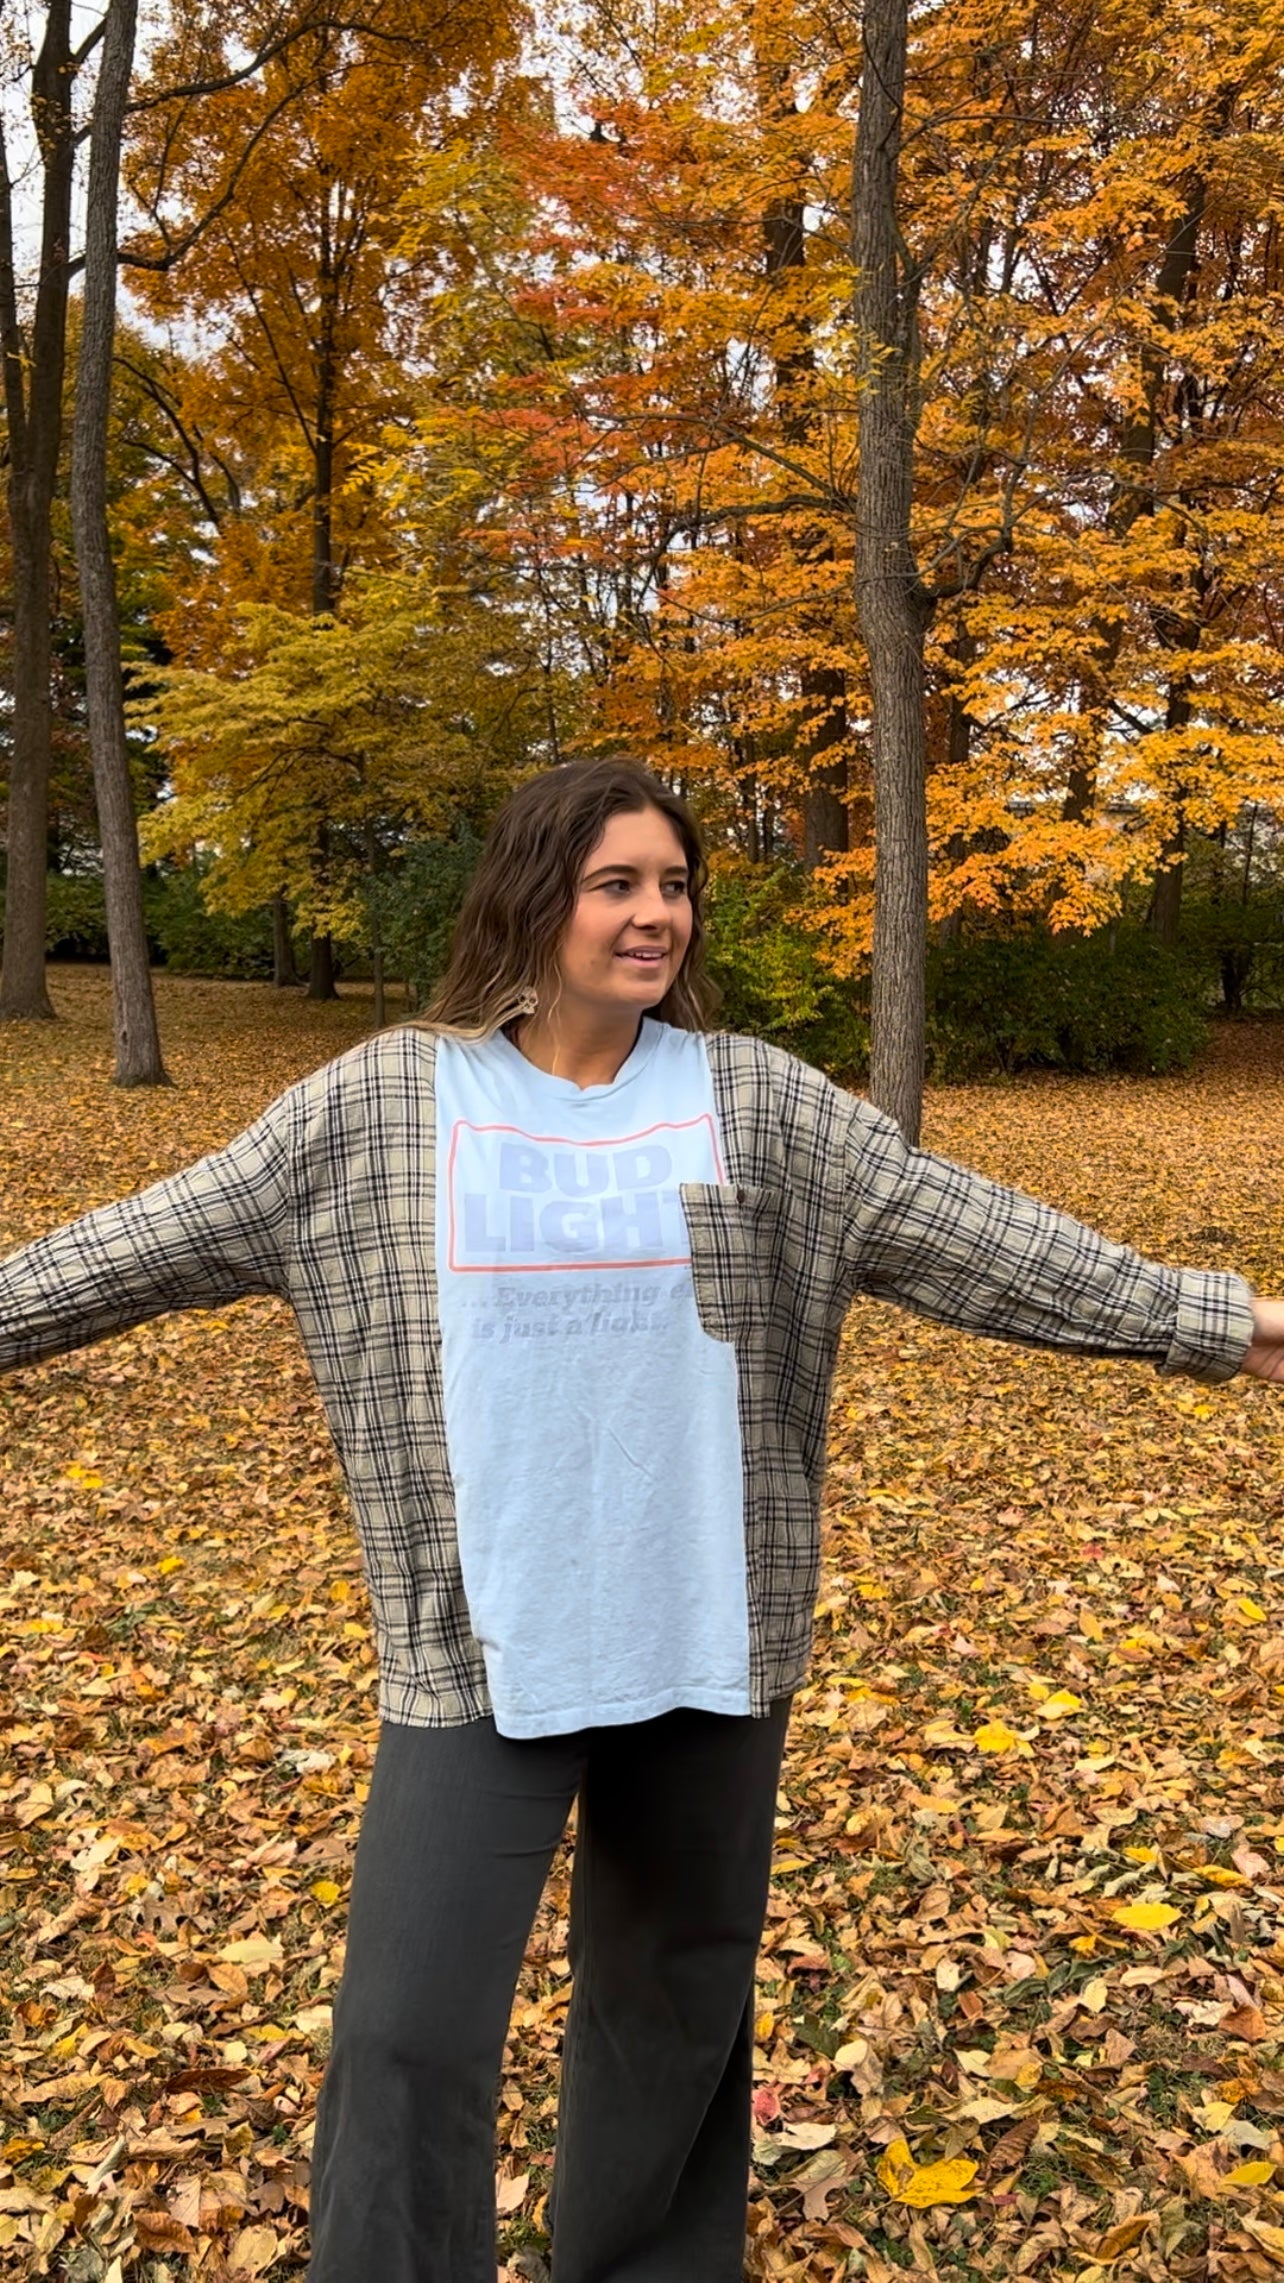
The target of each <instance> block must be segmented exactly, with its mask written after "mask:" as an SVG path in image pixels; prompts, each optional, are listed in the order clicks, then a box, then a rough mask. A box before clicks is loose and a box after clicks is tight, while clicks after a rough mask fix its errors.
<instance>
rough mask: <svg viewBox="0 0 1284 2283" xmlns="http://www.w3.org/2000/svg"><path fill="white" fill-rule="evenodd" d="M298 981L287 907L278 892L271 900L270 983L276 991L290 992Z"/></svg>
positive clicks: (281, 891)
mask: <svg viewBox="0 0 1284 2283" xmlns="http://www.w3.org/2000/svg"><path fill="white" fill-rule="evenodd" d="M298 980H299V978H298V973H297V971H296V968H295V965H294V939H293V937H292V935H291V933H290V912H289V906H288V905H287V903H286V900H285V894H284V891H283V890H278V892H277V894H276V895H275V896H273V898H272V981H273V983H274V984H275V986H276V988H277V990H278V991H291V990H294V989H295V988H296V987H297V984H298Z"/></svg>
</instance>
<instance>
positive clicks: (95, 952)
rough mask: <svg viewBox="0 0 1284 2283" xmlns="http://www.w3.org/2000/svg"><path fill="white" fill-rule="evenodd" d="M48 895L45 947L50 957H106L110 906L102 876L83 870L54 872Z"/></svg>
mask: <svg viewBox="0 0 1284 2283" xmlns="http://www.w3.org/2000/svg"><path fill="white" fill-rule="evenodd" d="M45 895H46V903H45V949H46V951H47V952H48V954H49V957H50V958H51V959H105V958H106V957H107V906H106V904H105V902H104V900H103V884H102V881H101V879H95V878H93V877H92V876H90V875H87V874H83V873H67V872H50V873H49V875H48V877H47V878H46V881H45Z"/></svg>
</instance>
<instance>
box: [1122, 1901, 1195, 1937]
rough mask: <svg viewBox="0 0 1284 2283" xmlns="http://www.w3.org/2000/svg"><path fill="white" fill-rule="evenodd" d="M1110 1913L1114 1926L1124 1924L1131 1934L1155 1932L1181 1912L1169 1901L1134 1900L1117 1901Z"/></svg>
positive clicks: (1171, 1921)
mask: <svg viewBox="0 0 1284 2283" xmlns="http://www.w3.org/2000/svg"><path fill="white" fill-rule="evenodd" d="M1110 1915H1111V1917H1112V1918H1113V1919H1114V1922H1115V1924H1116V1926H1126V1927H1127V1928H1128V1930H1129V1932H1130V1933H1132V1934H1157V1933H1159V1932H1160V1930H1161V1929H1162V1928H1163V1927H1165V1926H1171V1925H1172V1923H1173V1920H1174V1919H1175V1918H1180V1916H1181V1913H1180V1911H1177V1910H1174V1908H1173V1906H1172V1904H1171V1903H1161V1902H1135V1903H1117V1904H1116V1905H1115V1908H1114V1910H1113V1911H1112V1912H1111V1914H1110Z"/></svg>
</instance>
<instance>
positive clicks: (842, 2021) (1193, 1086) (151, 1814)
mask: <svg viewBox="0 0 1284 2283" xmlns="http://www.w3.org/2000/svg"><path fill="white" fill-rule="evenodd" d="M160 993H161V1011H162V1017H163V1021H164V1025H165V1032H166V1039H167V1050H168V1054H169V1059H170V1065H171V1068H172V1070H173V1073H174V1075H175V1077H176V1079H177V1081H178V1083H177V1085H176V1086H175V1088H174V1089H173V1090H172V1091H169V1092H166V1093H163V1094H121V1093H119V1092H117V1091H116V1090H114V1089H113V1088H112V1087H111V1086H110V1084H109V1083H108V1078H109V1072H110V1051H109V1039H108V1028H107V1000H106V989H105V982H104V979H103V978H102V977H101V976H100V975H97V974H94V973H91V972H88V971H85V972H80V971H75V970H68V971H59V972H58V973H57V975H56V977H55V994H56V997H57V1000H58V1003H59V1006H60V1008H61V1010H62V1012H63V1015H64V1020H63V1021H62V1023H60V1024H59V1025H58V1026H56V1027H44V1026H33V1027H30V1028H27V1027H23V1028H9V1029H6V1030H3V1031H0V1246H2V1247H3V1249H5V1250H7V1249H8V1248H9V1247H10V1246H11V1245H14V1244H17V1243H19V1242H21V1241H22V1240H23V1239H24V1238H26V1237H28V1236H30V1235H34V1234H36V1233H37V1232H38V1231H40V1230H41V1229H44V1228H46V1227H49V1226H51V1225H53V1224H55V1223H57V1222H59V1221H61V1220H64V1219H67V1218H69V1217H70V1216H71V1215H72V1214H73V1213H75V1212H77V1211H80V1210H83V1209H84V1208H86V1207H88V1206H91V1205H93V1204H96V1203H99V1202H101V1201H103V1200H105V1199H107V1198H109V1197H112V1196H114V1195H116V1194H118V1193H120V1192H121V1191H123V1190H126V1189H128V1188H131V1187H134V1186H138V1185H140V1184H142V1183H143V1182H145V1181H147V1180H149V1179H153V1178H156V1177H157V1176H158V1175H160V1174H161V1173H164V1172H166V1171H168V1170H170V1169H172V1168H174V1167H177V1166H179V1165H181V1164H183V1163H185V1162H187V1161H188V1160H190V1159H191V1158H192V1157H194V1156H196V1155H198V1154H199V1153H200V1152H201V1151H203V1150H205V1149H207V1148H209V1147H211V1146H214V1145H217V1144H218V1143H219V1142H220V1141H222V1140H223V1139H225V1138H226V1137H227V1136H228V1135H229V1134H231V1133H232V1132H234V1131H235V1130H236V1129H237V1128H238V1127H239V1126H241V1125H243V1124H244V1123H246V1122H247V1121H248V1120H249V1118H250V1117H251V1116H252V1115H253V1114H254V1113H255V1112H256V1111H257V1110H258V1109H259V1108H260V1107H261V1106H262V1104H263V1103H264V1102H265V1101H266V1100H267V1099H268V1098H269V1097H270V1096H271V1095H272V1094H273V1093H275V1092H276V1091H278V1090H279V1089H280V1088H281V1087H282V1086H283V1085H285V1084H287V1083H288V1082H289V1081H290V1080H291V1079H292V1078H293V1077H295V1076H297V1075H298V1074H300V1073H301V1072H302V1071H304V1070H306V1069H308V1068H310V1067H312V1066H314V1065H315V1064H317V1063H318V1062H320V1061H322V1060H324V1059H325V1058H326V1057H327V1056H329V1055H330V1054H332V1053H335V1052H338V1051H340V1050H341V1049H342V1048H343V1047H344V1046H346V1045H348V1044H349V1043H352V1042H353V1041H354V1040H355V1039H356V1038H357V1037H359V1036H360V1035H362V1034H363V1032H364V1030H365V1028H366V1027H367V1025H368V1022H369V1018H370V1010H369V1005H368V1002H367V1001H365V1000H364V999H363V998H362V997H360V996H359V995H356V994H354V995H352V996H350V997H347V998H345V999H344V1001H343V1002H341V1003H340V1004H339V1005H338V1006H332V1007H322V1008H317V1007H310V1006H308V1005H306V1004H304V1003H303V1002H301V1001H300V1000H299V999H298V998H297V997H296V996H294V995H293V994H283V995H275V994H273V993H272V992H271V991H269V990H267V989H266V988H262V989H261V988H259V987H257V986H238V985H219V984H202V983H192V982H180V981H174V982H171V981H166V980H164V979H162V981H161V984H160ZM1282 1127H1284V1030H1281V1029H1280V1028H1277V1027H1251V1028H1244V1029H1239V1030H1236V1031H1233V1032H1228V1033H1226V1034H1224V1035H1223V1036H1222V1037H1221V1038H1219V1040H1218V1041H1217V1044H1216V1046H1215V1049H1214V1051H1213V1053H1212V1055H1211V1056H1210V1058H1209V1060H1208V1061H1207V1063H1206V1064H1205V1066H1204V1068H1203V1069H1202V1070H1201V1071H1200V1072H1199V1073H1198V1074H1197V1075H1196V1076H1194V1077H1193V1078H1185V1079H1178V1080H1154V1081H1140V1080H1138V1081H1133V1082H1122V1083H1121V1082H1108V1083H1106V1082H1101V1083H1086V1082H1084V1083H1080V1082H1041V1083H1029V1084H1020V1085H1014V1086H1009V1087H1004V1088H1001V1089H982V1088H977V1089H968V1090H961V1091H954V1092H950V1093H946V1094H941V1095H939V1096H937V1097H936V1098H935V1099H934V1100H933V1102H932V1103H931V1106H930V1112H929V1120H928V1135H929V1140H930V1142H931V1144H932V1145H933V1146H934V1147H937V1148H939V1149H942V1150H944V1151H946V1152H947V1153H948V1154H951V1155H954V1156H957V1157H960V1158H963V1159H965V1160H967V1161H968V1162H970V1163H973V1164H976V1165H978V1166H981V1167H983V1168H984V1169H985V1170H986V1171H989V1172H993V1173H995V1174H997V1175H999V1176H1000V1177H1002V1178H1004V1179H1008V1180H1013V1181H1016V1182H1018V1183H1020V1184H1022V1185H1023V1186H1026V1187H1028V1188H1032V1189H1034V1190H1036V1191H1037V1192H1039V1193H1041V1194H1043V1195H1046V1196H1048V1197H1050V1198H1052V1199H1053V1200H1055V1201H1056V1202H1058V1203H1061V1204H1063V1205H1065V1206H1067V1207H1069V1208H1070V1209H1072V1210H1074V1211H1077V1212H1079V1213H1080V1214H1082V1215H1083V1216H1085V1217H1086V1218H1089V1219H1091V1220H1094V1221H1096V1222H1097V1223H1098V1224H1099V1225H1102V1226H1104V1227H1105V1228H1107V1229H1108V1230H1109V1231H1110V1232H1111V1233H1112V1234H1114V1235H1117V1236H1120V1237H1125V1238H1127V1239H1129V1240H1131V1241H1133V1242H1135V1243H1138V1244H1140V1245H1141V1246H1142V1247H1144V1248H1145V1249H1147V1250H1148V1251H1151V1252H1154V1253H1157V1254H1161V1255H1163V1256H1166V1257H1168V1258H1171V1259H1176V1260H1183V1261H1189V1262H1192V1263H1200V1264H1204V1265H1212V1266H1221V1265H1230V1264H1232V1263H1233V1264H1235V1265H1238V1266H1242V1267H1243V1268H1244V1269H1245V1270H1246V1271H1247V1272H1248V1273H1249V1274H1250V1275H1252V1276H1253V1277H1254V1278H1255V1279H1256V1280H1257V1281H1258V1282H1259V1283H1260V1284H1261V1285H1262V1286H1263V1287H1264V1288H1270V1287H1273V1288H1275V1289H1280V1288H1284V1259H1282V1258H1281V1254H1282V1251H1284V1244H1282V1239H1284V1205H1282V1203H1281V1197H1280V1186H1279V1162H1280V1152H1279V1138H1278V1137H1279V1134H1280V1132H1281V1130H1282ZM1282 1459H1284V1397H1281V1396H1279V1395H1278V1394H1276V1395H1274V1396H1273V1395H1272V1394H1271V1393H1270V1392H1268V1391H1267V1390H1265V1389H1263V1388H1261V1387H1258V1386H1256V1385H1250V1384H1247V1383H1237V1384H1236V1385H1234V1386H1233V1387H1231V1388H1230V1389H1228V1390H1222V1391H1215V1390H1206V1389H1202V1388H1199V1387H1196V1386H1194V1385H1192V1384H1191V1383H1189V1382H1185V1381H1166V1380H1161V1379H1159V1378H1158V1377H1157V1376H1156V1375H1155V1373H1154V1372H1153V1371H1151V1370H1149V1369H1148V1368H1146V1367H1142V1366H1132V1365H1126V1366H1120V1365H1105V1364H1100V1363H1082V1362H1073V1361H1069V1360H1066V1359H1051V1358H1046V1357H1041V1356H1035V1355H1031V1354H1028V1353H1026V1352H1025V1351H1023V1350H1019V1349H1008V1348H1005V1347H1001V1346H996V1345H993V1344H987V1343H982V1342H978V1341H970V1340H965V1339H961V1338H959V1337H957V1336H956V1335H953V1334H950V1333H947V1332H945V1331H943V1330H941V1329H939V1328H937V1327H934V1326H930V1325H925V1324H922V1323H919V1322H917V1321H915V1320H913V1319H911V1318H909V1317H907V1316H904V1315H898V1314H896V1313H894V1312H892V1311H890V1310H885V1309H877V1308H874V1307H872V1306H871V1307H865V1306H862V1307H861V1308H859V1309H857V1310H856V1311H855V1312H854V1313H853V1315H852V1318H851V1321H850V1324H849V1326H848V1330H847V1334H846V1339H845V1343H844V1351H843V1359H842V1367H841V1371H840V1377H839V1382H838V1388H837V1393H836V1401H835V1409H834V1421H833V1459H832V1470H831V1477H830V1486H829V1492H828V1527H829V1566H828V1575H827V1583H826V1587H825V1592H824V1597H823V1601H822V1610H821V1619H820V1625H819V1632H818V1653H817V1659H816V1666H815V1673H814V1680H813V1684H812V1685H811V1686H810V1687H809V1688H808V1689H807V1690H806V1691H805V1692H803V1694H802V1695H801V1696H800V1698H799V1700H798V1703H797V1707H796V1712H795V1718H794V1724H793V1729H792V1745H791V1750H790V1754H789V1759H788V1764H787V1769H786V1775H785V1780H784V1786H783V1790H782V1794H781V1799H780V1846H779V1859H778V1864H777V1878H776V1884H775V1890H774V1895H773V1900H772V1904H771V1916H770V1920H769V1925H768V1933H767V1940H766V1944H765V1947H764V1952H763V1958H762V1967H761V1981H760V1997H759V2016H758V2041H759V2056H758V2077H759V2084H758V2091H757V2097H756V2104H755V2106H756V2116H757V2124H756V2142H755V2180H756V2186H755V2190H754V2195H753V2203H752V2208H751V2244H752V2253H751V2262H750V2270H749V2271H750V2273H751V2274H752V2275H754V2276H755V2277H764V2276H793V2277H798V2278H808V2279H809V2283H819V2279H821V2278H829V2277H833V2276H837V2275H843V2274H853V2275H865V2276H867V2277H869V2278H871V2279H872V2283H882V2279H885V2278H887V2277H888V2276H889V2275H892V2274H894V2273H896V2272H897V2271H898V2270H906V2269H908V2270H912V2271H914V2272H916V2273H919V2274H923V2275H928V2276H930V2275H932V2274H937V2275H940V2276H942V2277H947V2278H953V2277H965V2276H974V2277H981V2276H985V2277H990V2276H995V2277H997V2276H1001V2275H1002V2276H1007V2275H1011V2274H1020V2275H1026V2274H1028V2275H1035V2276H1037V2277H1039V2278H1040V2279H1045V2278H1054V2277H1055V2278H1063V2277H1064V2278H1071V2277H1077V2278H1080V2279H1081V2283H1097V2279H1098V2278H1104V2276H1106V2275H1107V2274H1110V2275H1119V2274H1128V2275H1138V2276H1144V2277H1156V2278H1157V2277H1161V2276H1173V2277H1180V2278H1191V2279H1197V2278H1203V2277H1206V2276H1207V2277H1217V2278H1221V2279H1225V2283H1245V2279H1247V2278H1249V2277H1261V2278H1264V2279H1265V2278H1270V2277H1277V2276H1278V2274H1279V2272H1280V2270H1281V2269H1284V2185H1277V2181H1278V2182H1281V2183H1284V2140H1282V2138H1281V2125H1282V2124H1284V2053H1282V2052H1281V2039H1282V2038H1284V1792H1282V1791H1281V1770H1282V1769H1284V1560H1282V1559H1281V1555H1280V1552H1279V1550H1278V1541H1279V1526H1280V1517H1281V1512H1282V1510H1284V1481H1282V1475H1281V1460H1282ZM0 1673H2V1674H3V1677H4V1688H3V1697H2V1699H0V1721H2V1723H3V1726H2V1731H0V1732H2V1734H3V1741H4V1746H5V1751H4V1759H3V1766H2V1771H0V2019H2V2022H3V2039H2V2041H0V2273H4V2274H13V2275H24V2276H25V2275H33V2276H35V2275H48V2276H51V2277H55V2278H58V2277H61V2278H64V2279H65V2283H118V2279H122V2278H131V2279H132V2278H135V2277H137V2278H139V2279H140V2283H187V2279H188V2278H195V2277H198V2276H199V2277H201V2278H227V2277H232V2276H237V2277H253V2276H264V2277H267V2278H268V2279H269V2283H284V2279H285V2278H287V2277H297V2276H298V2275H300V2273H301V2271H302V2268H303V2264H304V2258H305V2245H306V2217H307V2192H308V2148H309V2141H310V2131H311V2119H312V2114H313V2103H314V2097H315V2091H316V2085H317V2080H318V2076H319V2073H320V2068H321V2064H322V2061H323V2058H324V2054H325V2048H326V2038H327V2030H328V2018H329V2006H330V2000H331V1997H332V1994H333V1990H334V1986H335V1983H336V1980H337V1978H338V1974H339V1971H340V1967H341V1963H342V1951H343V1924H344V1904H345V1896H346V1889H347V1880H348V1870H349V1864H350V1859H351V1852H352V1847H353V1843H354V1839H355V1834H356V1829H357V1823H358V1819H359V1815H360V1807H361V1800H362V1797H363V1795H364V1792H365V1789H366V1785H367V1782H368V1771H369V1767H370V1760H371V1752H372V1747H373V1743H374V1735H375V1729H374V1719H373V1680H374V1670H373V1660H372V1654H371V1649H370V1644H369V1640H368V1637H367V1631H366V1623H365V1605H364V1599H363V1594H362V1588H361V1583H360V1574H359V1565H358V1560H357V1554H356V1548H355V1543H354V1540H353V1537H352V1533H351V1529H350V1525H349V1522H348V1519H347V1514H346V1510H345V1506H344V1501H343V1498H342V1495H341V1492H340V1489H339V1485H338V1482H337V1479H336V1473H335V1468H334V1464H333V1461H332V1458H331V1454H330V1449H329V1445H328V1442H327V1438H326V1434H325V1430H324V1426H323V1423H322V1420H321V1417H320V1414H319V1411H318V1408H317V1405H316V1402H315V1399H314V1396H313V1394H312V1390H311V1385H310V1381H309V1378H308V1375H307V1372H306V1369H305V1367H304V1365H303V1362H302V1358H301V1356H300V1353H299V1350H298V1346H297V1342H296V1339H295V1336H294V1333H293V1329H292V1326H291V1324H290V1322H289V1319H288V1317H287V1316H286V1314H285V1312H284V1311H283V1310H281V1309H279V1308H278V1307H277V1306H276V1305H275V1304H272V1303H266V1302H250V1303H247V1304H245V1305H243V1306H241V1307H239V1308H237V1309H235V1310H234V1311H231V1312H230V1313H228V1314H227V1315H226V1316H211V1315H205V1316H188V1317H171V1318H168V1319H164V1320H162V1321H161V1322H159V1323H157V1324H153V1325H150V1326H147V1327H144V1328H143V1329H141V1330H139V1331H138V1332H136V1333H132V1334H130V1335H128V1336H126V1337H124V1338H121V1339H118V1340H116V1341H114V1342H111V1343H109V1344H107V1345H104V1346H102V1347H99V1348H96V1349H93V1350H90V1351H87V1352H84V1353H81V1354H79V1355H76V1356H73V1357H71V1358H69V1359H68V1360H67V1361H65V1362H58V1363H53V1364H50V1365H47V1366H45V1367H44V1368H43V1369H41V1370H39V1371H29V1372H25V1373H22V1374H18V1375H15V1376H13V1377H11V1378H9V1379H7V1380H5V1381H4V1382H3V1383H0ZM566 1886H567V1867H566V1864H565V1862H562V1863H561V1864H559V1868H558V1874H557V1876H556V1877H555V1879H554V1880H553V1882H552V1884H551V1886H550V1890H549V1894H548V1896H547V1899H546V1904H545V1908H544V1910H543V1912H542V1913H541V1916H540V1920H539V1923H538V1925H537V1928H536V1931H535V1935H534V1938H533V1940H532V1943H531V1948H530V1953H529V1957H528V1961H527V1965H526V1970H525V1973H524V1976H523V1982H522V1987H521V1990H520V1993H519V1999H518V2005H517V2010H516V2014H515V2017H514V2023H513V2030H512V2036H511V2040H510V2046H509V2054H508V2060H507V2066H506V2072H505V2082H504V2091H503V2101H502V2106H501V2114H500V2138H501V2146H500V2151H499V2172H500V2180H499V2192H500V2205H501V2211H502V2213H503V2226H504V2229H505V2238H504V2241H505V2246H506V2252H507V2256H508V2257H509V2259H510V2260H514V2261H517V2260H520V2259H521V2257H522V2253H523V2250H524V2249H525V2250H526V2252H527V2253H528V2254H531V2253H538V2252H539V2251H540V2250H541V2249H542V2248H543V2246H544V2236H543V2229H542V2220H543V2214H544V2202H545V2193H546V2189H547V2184H548V2176H549V2163H550V2151H551V2141H552V2128H553V2115H554V2085H555V2077H554V2071H555V2063H556V2056H557V2047H558V2040H559V2035H560V2030H561V2023H562V2019H563V2015H564V2012H565V2006H566V1999H567V1989H568V1984H567V1966H566V1958H565V1936H566V1924H565V1905H566ZM1277 2165H1278V2166H1279V2167H1280V2170H1279V2172H1278V2173H1277ZM518 2271H519V2270H517V2269H514V2272H518Z"/></svg>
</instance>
